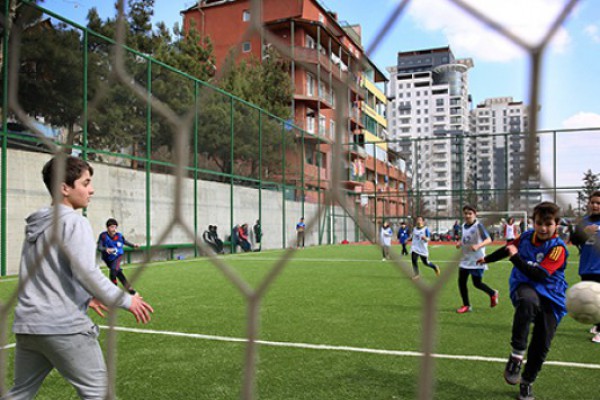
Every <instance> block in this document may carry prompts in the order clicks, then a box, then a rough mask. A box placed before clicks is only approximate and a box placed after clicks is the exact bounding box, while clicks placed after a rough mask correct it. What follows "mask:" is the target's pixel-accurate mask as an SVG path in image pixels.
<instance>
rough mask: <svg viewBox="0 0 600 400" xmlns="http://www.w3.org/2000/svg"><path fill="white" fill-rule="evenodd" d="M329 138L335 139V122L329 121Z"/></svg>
mask: <svg viewBox="0 0 600 400" xmlns="http://www.w3.org/2000/svg"><path fill="white" fill-rule="evenodd" d="M329 131H330V134H329V135H330V136H331V137H335V121H329Z"/></svg>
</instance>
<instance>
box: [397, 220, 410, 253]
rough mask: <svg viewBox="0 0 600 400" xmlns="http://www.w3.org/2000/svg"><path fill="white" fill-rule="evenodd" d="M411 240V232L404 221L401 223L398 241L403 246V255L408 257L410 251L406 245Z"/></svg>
mask: <svg viewBox="0 0 600 400" xmlns="http://www.w3.org/2000/svg"><path fill="white" fill-rule="evenodd" d="M409 238H410V230H409V229H408V227H407V226H406V222H404V221H402V222H401V223H400V228H398V241H399V242H400V244H401V245H402V255H403V256H405V255H408V249H407V248H406V243H407V242H408V239H409Z"/></svg>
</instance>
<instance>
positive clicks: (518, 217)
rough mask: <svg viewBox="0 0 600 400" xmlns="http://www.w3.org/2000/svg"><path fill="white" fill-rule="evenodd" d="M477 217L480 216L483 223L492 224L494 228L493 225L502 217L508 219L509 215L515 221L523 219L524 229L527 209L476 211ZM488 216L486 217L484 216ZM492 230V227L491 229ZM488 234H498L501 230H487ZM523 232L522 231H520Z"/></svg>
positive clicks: (487, 225)
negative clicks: (494, 217)
mask: <svg viewBox="0 0 600 400" xmlns="http://www.w3.org/2000/svg"><path fill="white" fill-rule="evenodd" d="M490 216H492V217H493V216H496V217H497V219H493V218H489V217H490ZM477 217H478V218H479V217H481V219H482V220H483V222H484V225H485V226H486V227H489V225H491V226H492V228H496V227H495V225H496V224H498V223H499V222H501V221H502V219H503V218H506V220H508V218H510V217H514V218H515V221H517V223H518V222H519V221H520V220H521V221H524V223H525V229H523V230H526V229H527V211H511V210H509V211H480V212H478V213H477ZM486 217H488V218H486ZM489 222H491V224H490V223H489ZM492 230H493V229H492ZM489 233H490V235H494V236H495V235H496V234H500V233H501V231H500V230H499V231H494V232H489ZM521 233H523V232H521Z"/></svg>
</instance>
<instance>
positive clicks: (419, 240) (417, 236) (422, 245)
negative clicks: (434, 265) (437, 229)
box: [410, 226, 431, 257]
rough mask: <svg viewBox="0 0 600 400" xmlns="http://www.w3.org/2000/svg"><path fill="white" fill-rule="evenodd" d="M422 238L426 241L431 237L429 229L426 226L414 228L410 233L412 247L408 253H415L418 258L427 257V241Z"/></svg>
mask: <svg viewBox="0 0 600 400" xmlns="http://www.w3.org/2000/svg"><path fill="white" fill-rule="evenodd" d="M423 237H426V238H428V239H429V237H431V233H430V232H429V228H428V227H426V226H424V227H422V228H418V227H415V228H414V229H413V231H412V245H411V246H410V251H411V252H413V253H417V254H418V255H420V256H425V257H429V248H428V246H427V240H424V239H423Z"/></svg>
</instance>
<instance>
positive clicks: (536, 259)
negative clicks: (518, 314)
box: [508, 231, 569, 322]
mask: <svg viewBox="0 0 600 400" xmlns="http://www.w3.org/2000/svg"><path fill="white" fill-rule="evenodd" d="M533 235H534V231H527V232H525V233H524V234H523V235H521V237H520V238H519V239H517V240H518V241H519V243H518V245H517V246H518V249H519V256H520V257H521V259H523V261H526V262H527V263H528V264H530V265H536V266H538V267H539V266H540V263H542V261H543V260H544V259H545V258H546V257H547V256H548V255H549V254H550V253H551V252H552V251H554V248H555V247H557V246H560V247H562V248H563V249H564V252H565V261H564V264H563V265H562V266H561V267H560V268H559V269H557V270H556V271H554V273H552V274H548V278H546V279H544V280H543V281H535V280H533V279H531V278H529V277H528V276H527V275H525V274H524V273H523V272H521V271H520V270H519V269H518V268H516V267H513V269H512V271H511V273H510V278H509V281H508V284H509V287H510V299H511V301H512V303H513V305H514V306H515V307H516V306H517V304H518V302H519V299H518V297H517V295H516V291H517V288H518V287H519V285H521V284H522V283H525V284H528V285H529V286H531V287H532V288H533V289H534V290H535V291H536V292H537V293H538V294H539V295H540V296H543V297H545V298H547V299H548V300H550V301H551V302H552V311H553V313H554V316H555V317H556V322H560V320H561V319H562V317H564V316H565V315H566V314H567V307H566V292H567V287H568V286H569V285H568V284H567V281H566V280H565V268H566V267H567V258H568V256H569V252H568V251H567V246H566V245H565V242H563V240H562V239H561V238H559V237H553V238H552V239H549V240H546V241H545V242H543V243H541V244H539V245H537V246H536V245H534V243H533V242H534V238H533Z"/></svg>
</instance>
